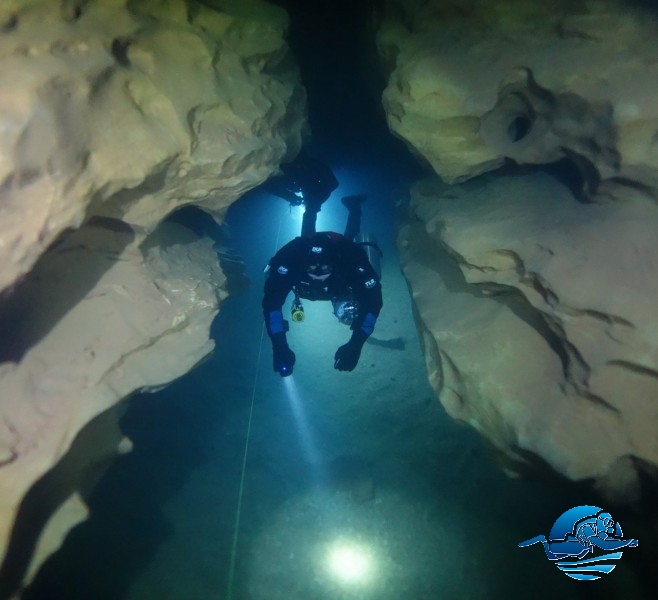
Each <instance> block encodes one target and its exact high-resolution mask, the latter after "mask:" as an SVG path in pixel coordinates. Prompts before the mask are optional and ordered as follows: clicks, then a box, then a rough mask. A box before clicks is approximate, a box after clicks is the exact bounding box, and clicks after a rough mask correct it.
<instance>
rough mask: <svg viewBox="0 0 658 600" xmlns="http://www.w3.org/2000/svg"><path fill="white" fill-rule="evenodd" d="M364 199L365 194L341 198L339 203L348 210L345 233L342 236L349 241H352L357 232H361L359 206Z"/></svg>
mask: <svg viewBox="0 0 658 600" xmlns="http://www.w3.org/2000/svg"><path fill="white" fill-rule="evenodd" d="M365 199H366V196H365V194H359V195H357V196H345V197H344V198H341V202H342V203H343V204H344V205H345V207H346V208H347V210H348V213H347V224H346V225H345V233H344V234H343V235H344V236H345V237H346V238H347V239H348V240H350V241H354V238H356V236H357V235H359V231H360V230H361V205H362V204H363V201H364V200H365Z"/></svg>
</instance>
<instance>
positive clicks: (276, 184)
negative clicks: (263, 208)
mask: <svg viewBox="0 0 658 600" xmlns="http://www.w3.org/2000/svg"><path fill="white" fill-rule="evenodd" d="M281 171H282V173H281V174H280V175H276V176H274V177H271V178H270V179H268V180H267V181H266V182H265V183H264V184H263V189H264V190H265V191H267V192H269V193H270V194H273V195H275V196H279V198H283V199H284V200H287V201H288V202H289V203H290V205H291V206H301V205H302V204H303V205H304V216H303V218H302V237H308V236H309V235H312V234H314V233H315V222H316V219H317V216H318V213H319V212H320V210H321V207H322V204H323V203H324V202H325V201H326V200H327V198H329V196H330V195H331V192H333V191H334V190H335V189H336V188H337V187H338V180H337V179H336V176H335V175H334V174H333V171H332V170H331V169H330V168H329V167H328V166H327V165H325V164H324V163H323V162H320V161H319V160H317V159H316V158H313V157H312V156H309V155H308V154H307V153H306V152H304V151H303V150H302V152H301V153H300V154H299V156H298V157H297V158H296V159H295V160H294V161H292V162H291V163H286V164H284V165H281Z"/></svg>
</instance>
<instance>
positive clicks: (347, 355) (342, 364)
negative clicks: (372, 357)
mask: <svg viewBox="0 0 658 600" xmlns="http://www.w3.org/2000/svg"><path fill="white" fill-rule="evenodd" d="M367 339H368V336H367V335H366V334H365V333H364V332H363V331H362V330H361V329H356V330H355V331H353V332H352V337H351V338H350V341H349V342H347V344H345V345H343V346H341V347H340V348H338V350H336V354H335V355H334V369H338V370H339V371H353V370H354V367H356V364H357V363H358V362H359V357H360V356H361V348H363V344H365V343H366V340H367Z"/></svg>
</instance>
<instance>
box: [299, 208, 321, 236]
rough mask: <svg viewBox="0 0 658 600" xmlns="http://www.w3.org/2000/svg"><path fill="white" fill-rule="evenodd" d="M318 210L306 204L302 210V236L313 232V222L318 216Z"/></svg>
mask: <svg viewBox="0 0 658 600" xmlns="http://www.w3.org/2000/svg"><path fill="white" fill-rule="evenodd" d="M318 212H320V211H319V210H316V209H314V208H309V207H308V206H307V207H306V209H305V210H304V216H303V217H302V237H309V236H311V235H313V234H314V233H315V222H316V220H317V218H318Z"/></svg>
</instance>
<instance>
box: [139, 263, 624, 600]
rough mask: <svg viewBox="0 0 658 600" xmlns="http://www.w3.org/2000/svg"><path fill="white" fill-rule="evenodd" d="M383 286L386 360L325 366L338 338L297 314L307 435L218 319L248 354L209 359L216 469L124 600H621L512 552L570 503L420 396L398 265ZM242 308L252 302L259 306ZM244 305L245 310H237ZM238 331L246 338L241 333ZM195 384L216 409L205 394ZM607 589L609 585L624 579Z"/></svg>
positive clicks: (255, 331)
mask: <svg viewBox="0 0 658 600" xmlns="http://www.w3.org/2000/svg"><path fill="white" fill-rule="evenodd" d="M383 282H384V285H385V295H386V307H385V310H384V312H383V313H382V316H381V318H380V321H379V323H378V327H377V330H376V333H375V336H374V337H375V338H377V340H380V342H381V341H383V342H386V344H387V345H389V346H391V345H392V346H394V347H397V349H393V348H390V347H386V346H385V345H376V344H368V345H367V346H366V347H365V349H364V352H363V355H362V359H361V362H360V364H359V366H358V369H357V370H355V371H354V372H353V373H349V374H346V373H338V372H336V371H334V370H333V369H332V368H331V366H332V356H333V352H334V351H335V348H336V347H338V346H339V345H340V344H342V343H344V339H345V340H346V339H347V337H348V336H349V331H348V330H347V328H345V327H344V326H341V325H340V324H339V323H338V322H337V321H336V320H335V318H334V317H333V315H331V314H330V311H329V309H328V307H327V305H326V304H324V305H323V304H320V303H316V304H311V303H306V307H305V308H306V314H307V319H306V321H305V322H304V323H303V324H294V325H292V324H291V332H290V334H289V342H290V345H291V347H292V348H293V349H294V350H295V352H296V353H297V357H298V362H297V365H296V369H295V375H294V381H295V387H296V390H297V393H298V396H299V397H298V401H299V407H301V408H298V411H300V412H301V414H302V417H301V418H302V419H303V420H305V421H306V425H307V427H308V430H307V431H303V430H300V429H299V421H298V420H296V418H295V416H294V414H295V413H294V411H293V408H292V406H293V405H292V404H291V401H290V398H289V392H288V391H287V385H286V382H284V381H283V380H282V379H281V378H279V377H278V376H277V375H275V374H274V373H273V372H272V371H271V354H270V348H269V341H268V340H267V338H265V339H264V341H263V347H262V353H261V355H260V363H259V365H258V372H257V383H256V388H255V391H254V388H253V379H254V373H255V370H256V358H257V356H258V345H259V336H260V331H259V327H256V326H254V325H253V323H248V322H246V321H244V320H242V321H241V320H239V319H238V318H237V317H236V318H234V319H233V318H232V316H231V315H230V314H229V310H228V309H229V307H228V306H227V307H226V308H227V311H226V313H224V315H223V318H225V319H227V321H228V322H232V323H233V327H234V328H237V329H238V331H233V330H232V331H231V335H235V334H237V336H238V338H240V339H244V340H245V341H246V345H245V348H249V350H250V352H249V353H245V354H244V355H243V354H242V353H239V356H240V357H241V358H238V357H237V356H236V354H235V352H233V353H231V351H230V348H226V349H223V348H222V343H221V342H220V344H219V347H218V352H217V354H216V356H215V358H214V359H213V360H218V361H220V362H221V361H225V362H226V361H228V362H231V361H232V362H233V368H232V369H227V372H226V373H225V374H223V375H222V380H224V377H227V376H228V377H232V378H233V379H232V381H233V388H232V392H231V393H232V394H235V397H234V398H232V399H230V402H231V403H232V404H233V406H234V408H235V411H234V412H233V413H232V415H231V417H230V418H229V419H228V421H227V422H226V423H225V424H224V427H223V429H222V431H220V432H217V433H218V435H217V437H216V440H215V442H214V443H213V451H212V454H213V456H209V460H208V461H207V462H206V463H205V464H204V465H202V466H201V467H199V468H198V469H196V470H195V471H194V473H193V474H192V476H191V478H190V479H189V481H188V482H187V483H186V485H185V487H184V488H183V489H182V490H181V491H180V493H178V494H177V495H176V496H174V497H173V498H172V499H171V501H170V502H169V503H168V504H167V505H166V507H165V509H164V513H165V517H166V519H167V520H168V521H169V522H170V523H172V524H173V528H174V530H173V534H172V535H171V536H170V537H169V539H167V540H166V541H165V543H164V544H162V545H161V546H160V547H159V548H158V550H157V551H156V553H155V555H154V557H153V559H152V561H151V563H150V565H149V567H148V568H147V570H146V571H145V572H144V573H143V574H142V575H141V576H140V577H138V578H137V580H136V581H135V582H134V585H133V586H132V587H131V590H130V593H129V594H128V598H129V599H130V600H147V599H148V600H150V599H156V598H157V599H159V600H169V599H171V600H174V599H175V600H180V599H182V598H185V599H190V600H192V599H196V598H199V599H201V598H204V599H205V598H235V599H240V600H243V599H244V600H247V599H249V600H278V599H282V600H283V599H285V600H308V599H317V600H323V599H325V598H326V599H363V600H366V599H381V600H388V599H391V600H393V599H401V598H414V599H417V600H421V599H435V598H474V599H476V598H477V599H480V598H481V599H485V598H487V599H492V598H511V597H525V596H526V595H532V597H535V598H542V597H556V594H559V595H560V597H563V598H582V597H608V593H611V594H612V595H614V594H615V593H616V586H615V587H613V582H612V581H611V582H610V585H608V587H607V589H606V590H602V589H599V590H597V591H596V594H594V595H592V592H594V590H591V592H589V591H588V592H587V593H585V590H584V589H583V588H582V584H581V587H580V588H578V587H577V584H578V583H579V582H573V581H571V580H569V579H568V578H566V577H565V576H563V575H562V574H560V573H559V572H558V570H557V569H556V568H555V567H554V566H553V565H551V564H550V563H549V562H548V561H547V560H546V558H545V556H544V553H543V550H542V549H541V547H539V546H535V547H532V548H529V549H523V550H522V549H519V548H518V547H517V544H518V542H520V541H522V540H525V539H528V538H530V537H533V536H534V535H537V534H539V533H548V530H549V529H550V527H551V525H552V523H553V522H554V520H555V519H556V518H557V517H558V516H559V514H561V513H562V512H563V511H564V510H566V509H568V508H570V507H571V506H573V505H575V503H576V502H578V501H579V500H578V499H576V498H574V497H569V496H567V495H566V493H562V492H560V491H558V490H552V491H551V490H549V488H547V487H545V486H543V485H541V484H538V483H535V484H529V483H524V482H520V481H513V480H511V479H509V478H507V477H506V476H505V475H503V474H502V473H501V471H500V470H499V469H498V468H497V467H496V465H495V464H494V461H493V459H492V458H491V456H490V453H489V452H488V451H487V449H486V448H485V446H484V444H483V443H482V442H481V440H480V439H479V438H478V437H477V436H476V435H475V434H474V433H473V432H472V431H471V430H470V429H468V428H466V427H463V426H460V425H458V424H456V423H454V422H453V421H452V420H450V419H449V418H448V417H447V415H446V414H445V413H444V411H443V410H442V408H441V407H440V405H439V404H438V402H437V401H436V400H435V399H434V396H433V393H432V391H431V389H430V388H429V385H428V383H427V380H426V376H425V370H424V362H423V357H422V354H421V351H420V348H419V345H418V341H417V338H416V337H415V329H414V324H413V321H412V317H411V310H410V306H409V297H408V292H407V289H406V285H405V283H404V280H403V278H402V276H401V274H400V273H399V271H398V269H397V267H396V265H395V264H390V263H389V264H388V265H387V266H386V270H385V272H384V277H383ZM246 302H253V303H254V304H258V302H260V294H259V293H258V292H257V293H256V294H255V296H254V297H253V298H251V300H249V298H247V299H246ZM235 308H236V307H231V310H233V309H235ZM246 308H247V304H246V303H245V302H241V306H240V307H239V308H237V312H238V313H240V312H241V311H244V310H245V309H246ZM254 310H257V308H254ZM240 323H241V324H242V325H239V324H240ZM242 327H245V328H247V329H248V330H249V331H248V332H240V331H239V330H240V329H241V328H242ZM343 338H344V339H343ZM247 340H248V341H247ZM222 355H224V356H222ZM225 362H224V363H223V364H224V365H225ZM203 368H204V369H208V368H209V366H208V365H205V366H204V367H203ZM224 368H225V367H224ZM228 371H230V374H229V373H228ZM288 383H289V382H288ZM204 386H205V389H204V391H203V393H204V394H207V395H208V397H209V398H211V397H212V396H213V391H212V388H213V383H212V382H211V381H206V382H205V383H204ZM229 389H231V386H229ZM197 393H199V390H197ZM224 394H226V392H224ZM252 394H253V397H254V406H253V415H252V421H251V426H250V436H249V438H250V439H249V448H248V456H247V462H246V470H245V479H244V488H243V497H242V504H241V517H240V526H239V535H238V540H237V545H236V554H235V563H234V572H233V579H232V583H231V584H229V571H230V570H231V566H230V565H231V550H230V548H231V546H232V539H233V537H232V536H233V535H234V528H233V524H234V521H235V514H236V507H237V495H238V489H239V486H240V475H241V467H242V460H243V456H244V455H243V451H244V443H245V436H246V431H247V427H248V421H249V418H248V413H249V405H250V403H251V395H252ZM217 395H218V396H219V395H221V393H220V392H219V390H218V391H217ZM298 419H299V417H298ZM341 542H342V543H345V544H353V545H355V546H356V547H357V548H359V549H360V550H361V551H363V552H364V553H365V554H366V555H367V557H368V560H369V561H370V563H369V564H370V566H369V567H368V572H367V574H366V575H364V579H363V581H359V582H345V581H342V580H341V579H340V578H339V577H337V576H336V575H335V573H333V572H332V570H331V567H330V566H329V565H330V560H329V556H330V551H331V548H333V547H335V546H336V544H337V543H341ZM358 560H360V559H358V558H352V559H351V562H352V563H354V562H355V561H358ZM616 577H617V581H616V584H617V585H620V584H621V582H622V581H623V582H624V584H626V583H627V580H629V579H630V578H631V576H630V575H628V576H625V575H624V574H622V573H619V574H616ZM606 583H607V582H606ZM574 584H576V586H574ZM229 587H230V591H229ZM610 597H612V596H610Z"/></svg>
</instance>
